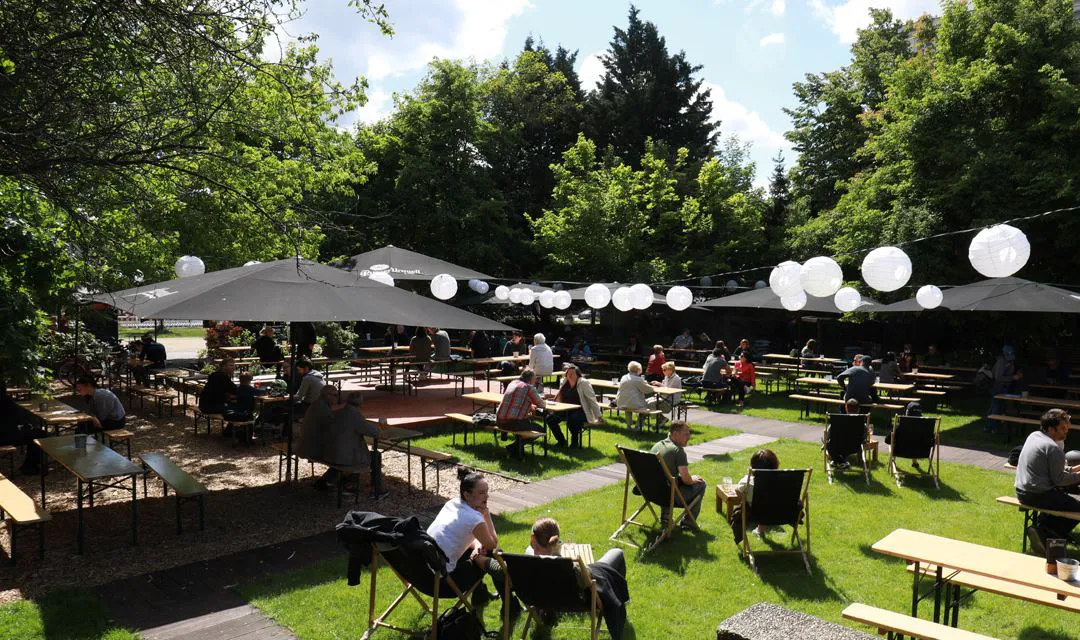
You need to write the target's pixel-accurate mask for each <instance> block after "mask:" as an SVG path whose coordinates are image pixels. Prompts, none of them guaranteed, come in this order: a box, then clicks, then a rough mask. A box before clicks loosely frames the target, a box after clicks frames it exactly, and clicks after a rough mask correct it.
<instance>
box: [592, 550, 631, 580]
mask: <svg viewBox="0 0 1080 640" xmlns="http://www.w3.org/2000/svg"><path fill="white" fill-rule="evenodd" d="M596 564H606V565H607V566H609V567H611V568H612V569H614V570H615V571H617V572H618V573H619V575H621V576H622V577H624V578H625V577H626V556H625V555H623V550H622V549H608V550H607V552H606V553H604V555H602V556H600V559H599V560H597V561H596Z"/></svg>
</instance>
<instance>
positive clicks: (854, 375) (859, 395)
mask: <svg viewBox="0 0 1080 640" xmlns="http://www.w3.org/2000/svg"><path fill="white" fill-rule="evenodd" d="M873 360H874V359H873V358H871V357H870V356H861V357H860V358H859V364H858V365H856V366H851V367H848V368H847V369H844V372H843V373H841V374H840V375H838V376H836V381H837V382H838V383H840V386H841V387H842V388H843V389H844V400H850V399H852V398H854V399H855V400H858V401H859V404H866V405H868V404H873V403H874V399H875V391H874V383H875V382H876V381H877V380H876V379H875V378H876V377H875V376H874V372H873V371H871V370H870V363H871V362H873Z"/></svg>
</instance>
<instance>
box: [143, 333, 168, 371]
mask: <svg viewBox="0 0 1080 640" xmlns="http://www.w3.org/2000/svg"><path fill="white" fill-rule="evenodd" d="M142 344H143V348H142V352H141V353H140V354H139V360H141V361H144V362H146V363H148V366H149V367H150V368H152V369H159V368H161V367H164V366H165V361H166V360H167V358H166V354H165V345H163V344H161V343H160V342H158V341H157V340H155V339H154V336H152V335H145V336H143V338H142Z"/></svg>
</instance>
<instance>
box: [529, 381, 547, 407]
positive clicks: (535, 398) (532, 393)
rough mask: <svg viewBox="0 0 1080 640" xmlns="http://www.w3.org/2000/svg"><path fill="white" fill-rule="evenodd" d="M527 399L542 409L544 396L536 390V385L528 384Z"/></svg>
mask: <svg viewBox="0 0 1080 640" xmlns="http://www.w3.org/2000/svg"><path fill="white" fill-rule="evenodd" d="M529 401H530V402H532V403H533V404H534V405H536V406H537V407H538V408H540V409H543V408H544V406H545V404H546V403H545V402H544V398H543V397H541V396H540V394H539V393H537V392H536V387H534V386H532V385H529Z"/></svg>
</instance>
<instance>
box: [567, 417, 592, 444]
mask: <svg viewBox="0 0 1080 640" xmlns="http://www.w3.org/2000/svg"><path fill="white" fill-rule="evenodd" d="M587 421H588V418H586V417H585V411H584V410H582V409H574V410H573V411H571V412H570V413H568V414H566V430H567V431H569V432H570V446H572V447H580V446H581V432H582V431H583V430H584V429H585V423H586V422H587Z"/></svg>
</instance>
